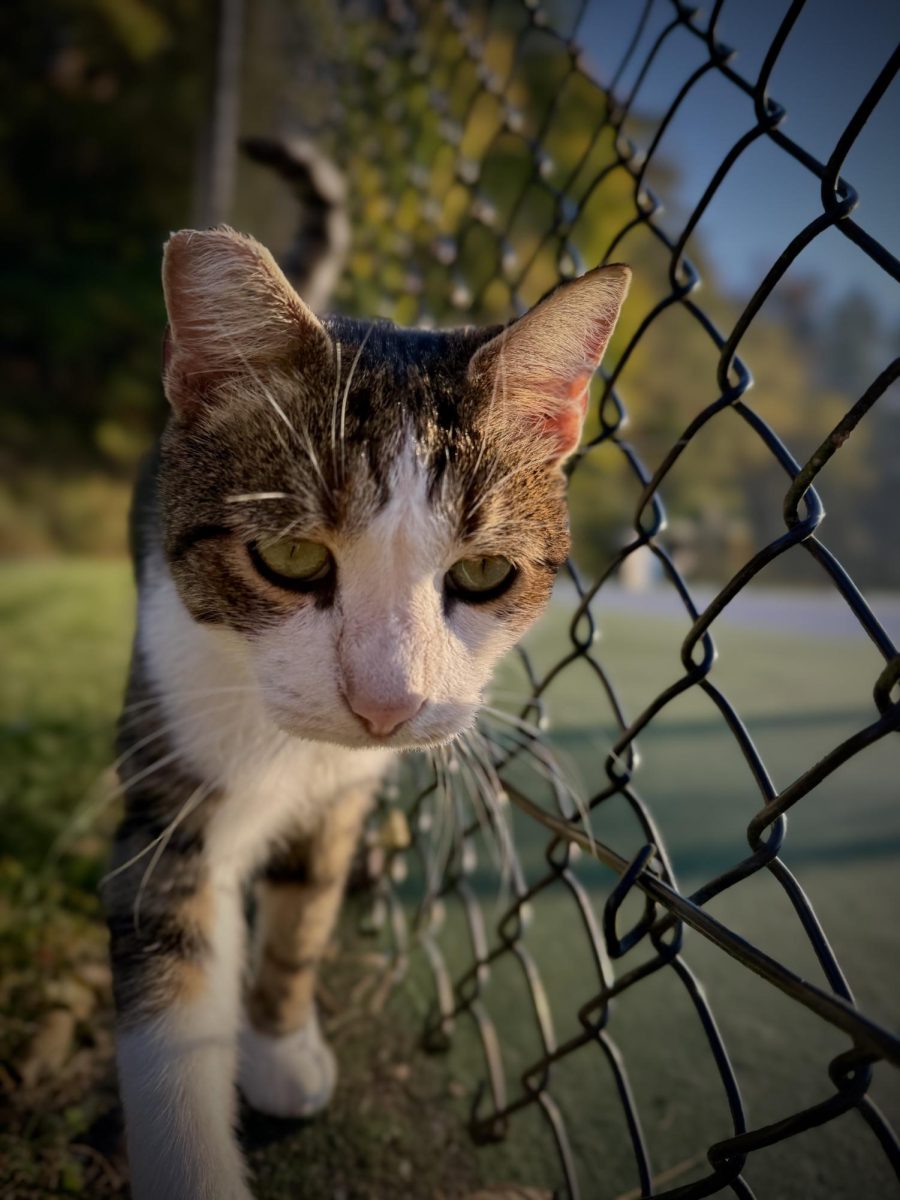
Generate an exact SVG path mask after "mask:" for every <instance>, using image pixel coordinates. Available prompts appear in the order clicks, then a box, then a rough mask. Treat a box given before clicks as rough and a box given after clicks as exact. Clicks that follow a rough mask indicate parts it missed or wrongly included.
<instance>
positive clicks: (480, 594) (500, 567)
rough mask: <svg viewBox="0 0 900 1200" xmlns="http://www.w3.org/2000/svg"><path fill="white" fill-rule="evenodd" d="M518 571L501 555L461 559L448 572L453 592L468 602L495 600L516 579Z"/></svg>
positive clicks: (448, 579)
mask: <svg viewBox="0 0 900 1200" xmlns="http://www.w3.org/2000/svg"><path fill="white" fill-rule="evenodd" d="M515 574H516V569H515V567H514V566H513V565H512V563H511V562H510V561H509V559H508V558H504V557H503V556H502V555H500V554H495V555H493V556H492V557H490V558H461V559H460V560H459V562H458V563H454V564H453V566H452V567H451V568H450V570H449V571H448V572H447V581H448V583H449V584H450V587H451V590H452V591H454V592H456V593H457V595H459V596H462V597H464V598H465V599H467V600H476V601H477V600H493V598H494V597H495V596H499V595H500V594H501V592H505V591H506V589H507V587H508V586H509V585H510V584H511V583H512V581H513V579H514V578H515Z"/></svg>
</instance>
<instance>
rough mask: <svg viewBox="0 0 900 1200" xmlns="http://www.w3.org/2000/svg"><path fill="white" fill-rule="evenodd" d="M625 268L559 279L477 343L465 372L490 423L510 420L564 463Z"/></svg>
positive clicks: (621, 294) (611, 325) (618, 302)
mask: <svg viewBox="0 0 900 1200" xmlns="http://www.w3.org/2000/svg"><path fill="white" fill-rule="evenodd" d="M630 282H631V271H630V270H629V268H628V267H626V266H624V265H623V264H621V263H615V264H613V265H611V266H608V267H597V268H596V269H595V270H593V271H588V272H587V273H586V274H585V275H582V276H580V277H579V278H578V279H572V280H569V281H568V282H566V283H562V284H560V285H559V287H558V288H556V289H555V291H553V292H551V294H550V295H549V296H547V297H546V299H544V300H541V302H540V303H539V304H536V305H535V307H534V308H532V309H530V310H529V311H528V312H527V313H526V314H525V315H524V316H523V317H520V318H519V319H518V320H517V321H514V322H513V324H512V325H508V326H507V327H506V329H504V330H503V332H502V333H500V334H498V335H497V336H496V337H494V338H492V339H491V340H490V341H489V342H487V343H485V345H483V346H481V347H480V349H478V350H477V351H476V352H475V354H474V355H473V356H472V359H471V361H470V363H469V377H470V379H472V380H473V381H475V382H476V383H478V384H480V386H481V387H482V388H484V389H486V390H487V392H488V394H489V395H490V397H491V411H492V418H491V419H492V421H493V420H499V421H501V422H506V423H510V425H511V426H512V427H513V428H515V429H518V430H519V431H521V432H523V433H525V435H526V436H527V437H528V438H529V439H532V440H534V442H535V445H537V446H539V447H541V449H542V451H543V450H544V449H546V457H547V461H548V462H553V463H562V462H563V461H564V460H565V459H566V458H568V457H569V455H570V454H571V453H572V452H573V451H574V450H575V448H576V447H577V445H578V442H579V439H580V438H581V427H582V425H583V423H584V416H585V411H586V409H587V399H588V387H589V386H590V382H591V377H592V376H593V374H594V372H595V371H596V370H597V368H598V367H599V365H600V361H601V359H602V358H603V354H604V352H605V350H606V347H607V345H608V344H609V339H610V338H611V337H612V332H613V330H614V329H615V327H616V321H617V320H618V318H619V312H620V311H621V308H622V304H623V302H624V300H625V297H626V295H627V293H628V286H629V284H630Z"/></svg>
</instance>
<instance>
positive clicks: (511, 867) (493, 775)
mask: <svg viewBox="0 0 900 1200" xmlns="http://www.w3.org/2000/svg"><path fill="white" fill-rule="evenodd" d="M469 732H470V750H471V753H472V757H473V759H474V761H475V763H476V764H477V765H478V769H479V770H480V772H481V774H482V776H483V778H484V779H485V780H486V787H485V792H484V794H485V797H486V800H487V802H488V805H489V808H490V812H491V814H492V816H493V821H494V823H495V825H496V827H497V831H498V836H499V838H500V845H501V850H502V854H503V856H504V858H505V860H506V862H507V863H508V879H509V880H510V881H512V883H513V884H514V885H515V888H516V890H517V892H518V894H520V895H521V894H522V893H524V892H525V890H526V885H525V876H524V874H523V872H522V865H521V863H520V862H519V858H518V855H517V854H516V847H515V841H514V839H513V832H512V820H511V818H510V815H509V810H508V809H507V808H505V807H504V805H503V804H501V803H500V800H501V797H505V795H506V789H505V787H504V785H503V780H502V779H501V778H500V776H499V775H498V774H497V769H496V767H495V766H494V762H493V758H492V757H491V752H490V747H489V746H488V744H487V742H486V741H485V739H484V738H483V736H482V735H481V733H480V731H479V730H478V729H472V730H470V731H469Z"/></svg>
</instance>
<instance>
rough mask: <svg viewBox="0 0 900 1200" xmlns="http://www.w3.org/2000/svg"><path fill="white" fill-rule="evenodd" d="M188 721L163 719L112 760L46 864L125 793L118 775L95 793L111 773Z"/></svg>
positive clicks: (224, 709)
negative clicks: (113, 780)
mask: <svg viewBox="0 0 900 1200" xmlns="http://www.w3.org/2000/svg"><path fill="white" fill-rule="evenodd" d="M231 707H233V704H232V703H231V702H229V703H228V704H226V705H223V706H221V707H219V708H216V709H212V710H210V709H206V710H205V712H204V715H206V716H209V715H213V716H215V715H216V714H217V713H221V712H227V711H228V709H229V708H231ZM184 724H185V723H184V721H183V720H182V719H181V718H176V719H173V720H169V721H164V722H162V724H161V725H159V726H157V727H156V728H155V729H154V730H152V731H151V732H150V733H148V734H147V735H146V736H144V737H142V738H139V739H138V741H136V742H134V743H133V744H132V745H131V746H129V747H128V749H127V750H126V751H125V752H124V753H123V754H120V755H119V757H118V758H117V759H116V760H115V761H114V762H112V763H110V765H109V766H108V767H106V768H105V769H104V771H103V774H102V775H100V776H99V777H98V778H97V779H96V780H95V782H94V783H93V784H92V785H91V787H90V788H89V789H88V793H87V796H86V797H85V800H84V802H83V803H82V804H81V805H80V806H79V807H78V809H77V810H76V811H75V812H74V813H73V814H72V817H71V819H70V820H69V821H68V823H67V824H66V827H65V828H64V829H62V830H61V831H60V832H59V834H58V835H57V836H56V838H55V839H54V840H53V842H52V843H51V845H50V848H49V849H48V851H47V854H46V856H45V859H44V863H45V865H49V864H52V863H54V862H56V861H57V860H58V859H59V857H60V856H61V855H62V854H64V853H65V851H66V849H67V847H68V846H70V845H71V844H72V842H73V840H74V839H75V838H77V837H79V836H80V835H81V834H82V833H84V832H85V830H87V829H89V828H90V827H91V825H92V824H93V823H94V821H96V820H97V818H98V817H100V816H101V814H102V813H104V812H105V811H106V809H107V808H108V807H109V805H110V804H111V803H112V802H113V801H114V800H116V799H118V798H119V796H120V795H121V794H122V785H121V783H120V781H119V780H118V778H117V779H116V782H115V783H114V784H112V785H109V786H107V787H106V788H104V789H103V790H102V791H100V792H99V794H97V795H95V794H94V791H95V789H96V788H98V787H99V786H100V785H101V784H102V783H103V781H104V779H106V778H107V777H108V776H109V775H110V774H116V773H117V772H118V771H119V770H120V769H121V768H122V767H123V766H124V765H125V764H126V763H127V762H128V761H129V759H131V758H133V757H134V755H135V754H137V753H139V752H140V751H141V750H143V749H144V748H145V747H146V746H149V745H151V743H153V742H155V741H158V740H159V739H160V738H162V737H165V736H166V734H167V733H170V732H171V731H172V730H174V729H183V727H184Z"/></svg>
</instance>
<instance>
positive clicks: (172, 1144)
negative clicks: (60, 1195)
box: [105, 835, 251, 1200]
mask: <svg viewBox="0 0 900 1200" xmlns="http://www.w3.org/2000/svg"><path fill="white" fill-rule="evenodd" d="M126 840H127V842H128V845H129V846H133V845H134V844H135V842H134V838H133V835H132V836H130V837H128V838H127V839H126ZM124 853H126V854H127V848H126V850H125V851H124ZM120 858H121V860H122V861H127V858H122V855H121V853H120ZM147 865H148V859H147V858H146V857H145V858H143V859H142V860H141V861H139V862H138V863H136V864H135V866H134V867H131V868H129V869H128V870H126V871H123V872H122V873H121V874H119V875H118V876H116V877H115V878H114V879H113V880H112V881H111V882H110V884H109V885H108V887H107V889H106V895H105V901H106V906H107V912H108V922H109V928H110V934H111V952H112V964H113V978H114V987H115V993H116V1005H117V1009H118V1028H117V1037H116V1042H117V1057H118V1066H119V1086H120V1091H121V1096H122V1103H123V1106H124V1109H125V1123H126V1133H127V1141H128V1160H129V1167H130V1173H131V1187H132V1195H133V1197H134V1200H250V1196H251V1193H250V1191H249V1190H248V1188H247V1185H246V1182H245V1180H246V1172H245V1169H244V1164H243V1162H242V1158H241V1154H240V1150H239V1148H238V1145H237V1142H236V1140H235V1135H234V1125H235V1117H236V1112H235V1105H236V1101H235V1082H234V1081H235V1070H236V1033H237V1027H238V1017H239V1005H240V973H241V959H242V954H243V944H244V918H243V907H242V902H241V893H240V888H239V885H238V881H237V879H234V878H230V877H228V876H221V877H216V876H214V875H211V874H210V872H209V871H208V869H207V868H206V865H205V863H204V861H203V856H202V854H201V853H197V852H196V851H194V852H193V853H191V852H181V853H179V851H178V850H177V849H173V850H169V851H167V852H166V853H165V854H164V855H163V856H162V858H161V859H160V861H159V862H158V863H156V865H155V867H154V870H153V873H152V877H149V878H148V880H147V882H146V884H145V886H144V889H143V891H141V880H142V878H143V877H144V875H145V873H146V871H147ZM139 891H141V894H140V904H139V905H138V904H137V899H138V892H139Z"/></svg>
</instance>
